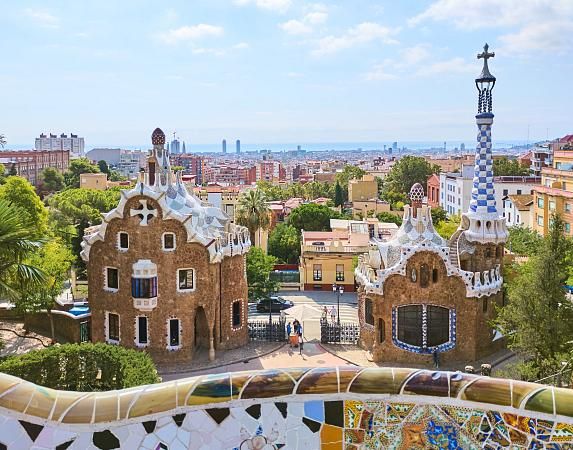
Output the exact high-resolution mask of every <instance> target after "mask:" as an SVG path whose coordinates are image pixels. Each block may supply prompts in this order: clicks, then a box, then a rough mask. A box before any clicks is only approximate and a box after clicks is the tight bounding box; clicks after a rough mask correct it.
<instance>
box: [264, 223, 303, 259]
mask: <svg viewBox="0 0 573 450" xmlns="http://www.w3.org/2000/svg"><path fill="white" fill-rule="evenodd" d="M269 254H270V255H273V256H275V257H276V258H277V259H278V260H279V261H281V262H284V263H287V264H296V263H298V258H299V256H300V233H299V231H298V230H297V229H296V228H295V227H293V226H290V225H287V224H284V223H280V224H278V225H277V226H276V227H275V229H274V230H273V231H272V232H271V234H270V236H269Z"/></svg>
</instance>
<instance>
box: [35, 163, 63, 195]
mask: <svg viewBox="0 0 573 450" xmlns="http://www.w3.org/2000/svg"><path fill="white" fill-rule="evenodd" d="M40 177H41V188H40V189H41V190H42V191H44V192H50V193H52V192H58V191H61V190H62V189H63V188H64V176H63V175H62V174H61V173H60V172H59V171H58V170H57V169H56V168H54V167H46V168H45V169H44V170H42V174H41V175H40Z"/></svg>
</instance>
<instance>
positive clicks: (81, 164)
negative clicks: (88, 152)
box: [64, 158, 100, 188]
mask: <svg viewBox="0 0 573 450" xmlns="http://www.w3.org/2000/svg"><path fill="white" fill-rule="evenodd" d="M99 171H100V169H99V167H98V166H97V165H96V164H92V163H91V162H90V160H89V159H87V158H77V159H72V160H71V161H70V165H69V168H68V171H67V172H66V173H65V174H64V181H65V183H66V186H67V187H69V188H79V187H80V175H81V174H82V173H99Z"/></svg>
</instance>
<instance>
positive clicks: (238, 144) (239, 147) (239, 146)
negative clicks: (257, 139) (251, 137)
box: [236, 139, 241, 155]
mask: <svg viewBox="0 0 573 450" xmlns="http://www.w3.org/2000/svg"><path fill="white" fill-rule="evenodd" d="M236 147H237V155H238V154H240V153H241V140H240V139H237V142H236Z"/></svg>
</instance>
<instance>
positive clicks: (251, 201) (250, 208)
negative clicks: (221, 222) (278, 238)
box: [235, 189, 271, 245]
mask: <svg viewBox="0 0 573 450" xmlns="http://www.w3.org/2000/svg"><path fill="white" fill-rule="evenodd" d="M235 216H236V220H237V223H238V224H239V225H243V226H245V227H247V228H248V229H249V233H250V234H251V242H252V243H253V245H254V244H255V233H257V232H259V233H260V230H266V229H268V228H269V226H270V224H271V210H270V208H269V207H268V206H267V199H266V197H265V194H264V193H263V192H261V191H260V190H259V189H253V190H250V191H248V192H246V193H245V194H243V195H241V197H240V198H239V204H238V205H237V211H236V214H235ZM259 237H260V236H259Z"/></svg>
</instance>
